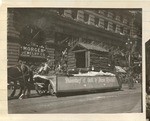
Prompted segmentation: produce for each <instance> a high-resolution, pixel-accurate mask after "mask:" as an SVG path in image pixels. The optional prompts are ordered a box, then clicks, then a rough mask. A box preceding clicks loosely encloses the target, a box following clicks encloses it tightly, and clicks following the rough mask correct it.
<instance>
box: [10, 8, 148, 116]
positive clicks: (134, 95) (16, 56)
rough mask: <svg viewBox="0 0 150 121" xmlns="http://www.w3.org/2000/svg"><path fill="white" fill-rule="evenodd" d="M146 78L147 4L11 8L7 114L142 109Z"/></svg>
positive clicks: (127, 111) (131, 110)
mask: <svg viewBox="0 0 150 121" xmlns="http://www.w3.org/2000/svg"><path fill="white" fill-rule="evenodd" d="M149 45H150V44H149ZM148 52H149V50H148ZM147 55H148V54H147ZM147 62H149V61H147ZM148 69H149V68H148ZM148 72H149V71H148ZM148 72H147V73H148ZM148 76H149V75H148ZM147 79H148V80H149V77H147ZM147 83H148V81H147ZM142 84H143V81H142V8H65V7H64V8H63V7H62V8H54V7H51V8H42V7H41V8H40V7H39V8H38V7H35V8H34V7H31V8H28V7H8V8H7V100H8V114H60V113H63V114H81V113H82V114H83V113H84V114H89V113H92V114H96V113H98V114H118V113H143V100H142V92H143V91H142V88H143V87H142ZM147 86H149V84H147ZM147 89H149V87H148V88H147ZM147 94H149V92H148V90H147ZM148 110H149V109H148Z"/></svg>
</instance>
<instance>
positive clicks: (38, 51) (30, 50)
mask: <svg viewBox="0 0 150 121" xmlns="http://www.w3.org/2000/svg"><path fill="white" fill-rule="evenodd" d="M20 56H23V57H39V58H43V57H45V47H44V46H39V45H31V44H26V45H25V46H21V50H20Z"/></svg>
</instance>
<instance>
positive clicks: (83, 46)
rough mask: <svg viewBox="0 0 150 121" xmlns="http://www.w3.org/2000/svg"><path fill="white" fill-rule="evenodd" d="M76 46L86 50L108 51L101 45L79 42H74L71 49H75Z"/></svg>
mask: <svg viewBox="0 0 150 121" xmlns="http://www.w3.org/2000/svg"><path fill="white" fill-rule="evenodd" d="M76 47H82V48H84V49H87V50H96V51H101V52H108V50H106V49H105V48H103V47H100V46H97V45H93V44H87V43H81V42H80V43H78V44H76V45H75V46H74V47H73V49H72V51H74V50H76Z"/></svg>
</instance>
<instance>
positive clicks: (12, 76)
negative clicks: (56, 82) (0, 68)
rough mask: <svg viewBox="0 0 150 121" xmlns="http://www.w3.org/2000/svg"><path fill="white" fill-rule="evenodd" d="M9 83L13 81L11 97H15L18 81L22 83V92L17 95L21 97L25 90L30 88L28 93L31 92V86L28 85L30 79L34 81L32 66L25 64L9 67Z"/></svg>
mask: <svg viewBox="0 0 150 121" xmlns="http://www.w3.org/2000/svg"><path fill="white" fill-rule="evenodd" d="M7 71H8V84H10V83H13V84H14V86H13V91H12V93H11V95H10V97H13V96H14V95H15V93H16V90H17V82H18V83H19V85H20V92H19V94H18V95H17V97H19V99H22V98H23V97H24V96H25V92H26V90H27V89H28V94H30V88H29V86H28V83H29V81H30V82H32V80H33V74H32V71H31V70H30V68H29V67H28V66H27V65H25V64H20V65H15V66H11V67H8V70H7Z"/></svg>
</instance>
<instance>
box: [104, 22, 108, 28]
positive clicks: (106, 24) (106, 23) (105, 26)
mask: <svg viewBox="0 0 150 121" xmlns="http://www.w3.org/2000/svg"><path fill="white" fill-rule="evenodd" d="M107 27H108V21H104V28H105V29H107Z"/></svg>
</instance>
